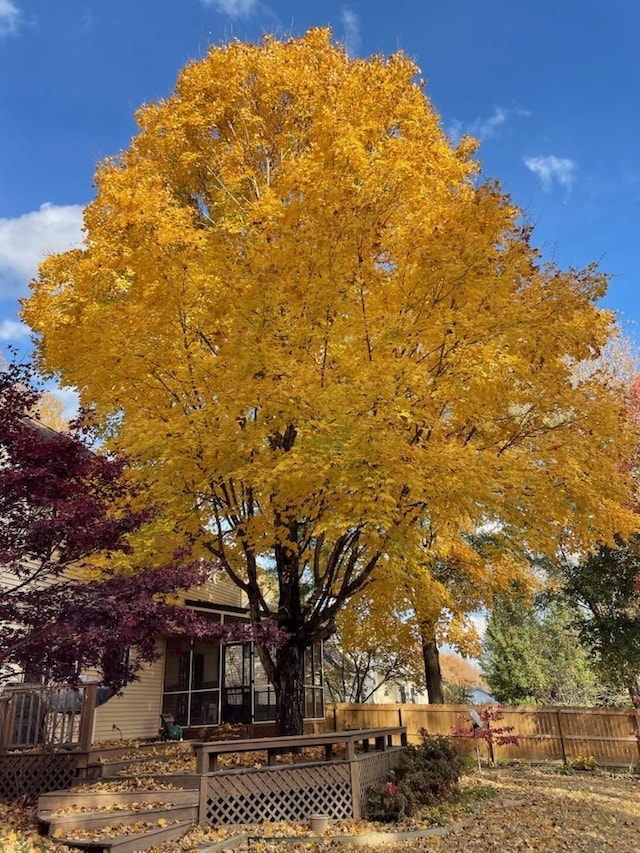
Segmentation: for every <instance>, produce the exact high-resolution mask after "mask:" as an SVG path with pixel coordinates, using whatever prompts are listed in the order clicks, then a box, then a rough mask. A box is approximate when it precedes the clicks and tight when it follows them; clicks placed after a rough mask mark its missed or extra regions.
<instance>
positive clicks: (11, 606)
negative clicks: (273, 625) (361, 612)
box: [0, 382, 324, 742]
mask: <svg viewBox="0 0 640 853" xmlns="http://www.w3.org/2000/svg"><path fill="white" fill-rule="evenodd" d="M0 386H1V382H0ZM14 387H18V386H13V385H11V384H10V383H9V388H10V389H13V388H14ZM1 391H2V388H1V387H0V392H1ZM27 397H28V395H27ZM28 399H30V398H28ZM27 402H28V400H27ZM1 403H2V395H1V393H0V404H1ZM25 406H26V403H25ZM14 409H15V410H16V411H17V414H15V413H14V414H13V421H12V424H13V430H14V433H15V435H17V436H18V438H19V441H15V435H14V434H13V433H11V435H10V441H9V442H7V443H6V444H5V445H0V456H1V455H2V453H3V452H5V453H8V452H9V451H8V450H7V448H11V447H12V444H11V442H15V444H16V446H17V447H18V449H19V450H20V451H24V449H25V448H27V449H28V450H29V453H28V454H27V456H28V463H29V464H27V465H25V471H26V473H25V474H24V480H25V483H26V484H27V485H26V486H24V488H25V489H27V488H31V487H32V486H33V483H41V482H42V481H44V482H45V483H46V485H47V489H46V490H45V492H46V501H49V503H46V501H45V503H44V505H45V507H46V508H47V509H50V507H51V506H52V507H53V510H52V512H51V517H52V518H54V519H57V518H58V517H59V516H58V509H57V505H56V502H57V501H60V499H61V491H62V490H61V488H60V487H59V485H58V483H59V482H63V483H64V484H65V487H67V488H68V491H67V492H65V494H67V495H68V494H71V496H72V498H73V500H72V501H70V503H71V504H72V505H75V504H79V503H80V501H79V500H78V494H77V488H78V487H77V482H75V481H74V480H73V478H71V477H69V473H70V469H71V466H70V465H69V464H68V463H67V456H66V455H64V454H63V452H62V451H64V452H65V453H66V451H67V449H70V450H72V451H73V453H75V454H76V456H79V458H80V459H81V460H82V461H85V460H87V459H94V458H95V457H93V456H92V454H90V452H89V451H88V450H86V448H84V447H83V446H82V447H80V449H79V451H78V450H77V445H75V444H74V442H73V441H68V440H67V438H65V437H64V436H61V435H60V434H58V433H56V432H55V431H54V430H50V429H48V428H47V427H44V426H43V425H42V424H40V423H39V422H37V421H34V420H33V419H32V418H31V417H29V416H28V414H21V413H20V407H19V406H17V405H15V406H14ZM25 411H26V409H25ZM8 422H9V420H8V415H7V417H6V418H5V421H4V426H5V427H6V426H7V423H8ZM41 449H43V450H44V451H47V452H46V453H45V452H34V451H39V450H41ZM31 456H33V457H34V458H33V460H32V459H31ZM7 458H10V457H7ZM71 458H72V460H73V458H74V457H73V454H71ZM50 459H54V460H55V462H56V463H57V469H58V470H57V472H56V476H55V477H52V478H51V482H50V481H49V480H48V479H47V478H46V477H45V476H44V475H41V473H40V472H41V470H42V469H43V466H44V465H46V464H48V462H49V460H50ZM0 470H4V472H5V473H7V480H8V482H10V483H11V481H12V478H13V479H15V478H14V472H15V470H20V468H19V465H15V466H14V467H12V465H11V464H7V465H6V466H5V467H4V469H2V468H0ZM9 475H10V476H9ZM56 477H58V479H56ZM65 478H67V479H68V480H69V482H66V479H65ZM21 482H22V481H21ZM52 484H53V485H52ZM5 494H6V495H7V496H8V497H9V502H8V508H6V507H5V510H4V512H5V518H6V520H7V523H6V525H5V529H4V530H2V533H3V534H4V545H5V553H6V554H7V555H8V562H7V563H6V565H4V564H3V565H0V604H1V605H2V612H0V626H4V627H5V628H6V629H7V633H8V634H9V635H10V634H11V632H12V631H13V630H14V628H15V626H16V606H15V598H12V594H13V593H15V591H16V590H17V589H20V588H24V587H25V586H26V585H30V588H31V589H33V590H35V591H36V592H40V593H42V591H43V590H47V589H48V591H47V592H46V595H48V600H49V602H51V600H52V595H51V588H52V587H50V585H51V584H53V583H54V581H57V579H58V576H57V575H56V572H55V571H51V570H50V568H49V567H48V563H49V561H50V559H51V553H55V549H56V548H58V547H59V545H60V541H61V540H59V538H58V537H59V535H60V533H59V527H58V526H56V523H53V524H52V526H51V530H52V533H51V542H53V545H50V540H49V539H48V538H47V537H45V536H43V535H42V531H39V528H38V526H37V525H38V522H39V521H40V519H41V517H48V516H46V513H44V514H42V515H39V514H38V513H39V512H40V505H39V504H37V503H35V502H34V503H35V509H34V512H33V513H31V515H28V516H26V517H27V521H26V522H25V520H24V512H23V509H24V507H23V505H22V502H23V500H24V498H23V492H21V491H20V490H19V489H16V490H15V493H14V492H10V491H9V490H6V491H5ZM27 494H31V492H27ZM11 501H13V502H12V503H11ZM34 519H35V520H34ZM9 521H11V524H10V523H9ZM82 521H83V523H84V521H85V520H84V519H82ZM23 526H24V527H25V529H26V530H27V531H32V530H36V531H37V532H38V531H39V535H38V536H37V537H34V538H35V539H36V540H37V541H36V542H35V544H34V545H33V549H32V550H29V549H25V550H24V551H20V557H19V558H16V557H15V556H14V553H13V551H14V549H15V543H16V542H17V543H18V545H20V544H21V538H22V539H24V538H27V537H26V534H25V535H24V536H23V533H22V527H23ZM107 527H108V529H110V528H109V526H107ZM68 529H72V530H76V529H77V530H80V531H81V533H82V532H83V531H84V526H83V524H78V525H76V526H71V527H70V528H65V532H64V537H63V541H66V539H67V538H68V536H69V533H68ZM42 542H44V545H43V544H42ZM38 549H40V550H38ZM18 550H20V549H19V548H18ZM40 551H41V552H42V561H39V560H35V561H33V560H32V559H31V556H27V557H25V554H27V555H33V554H34V553H35V554H37V555H39V554H40ZM14 561H15V562H14ZM71 565H72V563H69V564H68V565H67V566H66V568H65V569H64V571H66V570H67V568H69V566H71ZM43 567H44V568H43ZM59 577H64V572H63V573H62V575H60V576H59ZM129 600H130V601H134V602H135V599H133V598H132V599H129ZM243 604H244V602H243V600H242V593H241V591H240V589H239V588H238V587H236V586H235V585H233V584H232V583H231V581H230V580H228V579H225V578H224V576H223V575H221V574H218V575H216V576H215V577H214V578H213V579H212V580H210V581H208V582H206V583H205V584H203V585H202V586H200V587H198V588H197V589H192V590H190V591H189V592H188V593H187V598H186V602H185V606H186V607H189V608H191V609H193V610H196V611H198V612H199V613H200V614H202V615H204V616H206V617H207V618H208V619H211V620H214V621H216V622H219V623H222V624H224V623H229V622H245V623H246V622H248V621H249V620H248V616H247V610H246V608H245V607H244V606H243ZM61 608H62V611H65V610H70V609H71V608H69V607H68V597H67V596H66V595H64V597H63V598H62V600H61ZM29 612H30V619H31V621H30V622H29V625H31V624H32V622H35V623H36V625H35V628H34V630H33V634H34V635H37V636H39V637H41V638H42V637H45V636H46V632H45V631H42V630H40V628H41V624H40V623H41V620H42V608H38V607H37V606H32V607H31V610H30V611H29ZM60 612H61V611H60V610H59V611H58V613H60ZM109 615H110V613H108V616H107V618H108V617H109ZM51 618H57V617H51ZM109 624H110V623H108V625H109ZM83 627H84V626H83V625H80V627H79V628H78V629H77V630H76V631H75V636H86V634H85V633H83V632H82V629H83ZM107 641H108V640H107ZM16 650H17V651H16ZM157 651H158V657H157V659H156V660H155V661H154V662H153V663H151V664H150V665H148V666H146V667H144V669H143V670H142V671H141V673H140V678H139V680H138V681H135V682H132V683H131V684H129V685H128V686H127V687H126V688H125V689H123V691H122V693H121V694H120V695H118V696H114V697H112V698H111V699H109V700H108V701H107V702H105V703H104V704H101V705H99V707H97V708H96V712H95V721H94V726H93V742H96V741H105V740H112V739H115V740H117V739H119V738H126V739H130V738H154V737H157V734H158V728H159V723H160V714H161V713H168V714H171V715H172V716H173V717H174V720H175V721H176V723H178V725H180V726H182V727H183V728H185V729H187V730H196V729H197V730H200V729H201V728H202V727H210V726H217V725H220V724H223V723H240V724H243V725H251V726H253V725H262V726H268V725H269V724H270V723H272V722H273V720H274V718H275V695H274V691H273V688H272V687H271V686H270V684H269V683H268V680H267V678H266V674H265V672H264V670H263V668H262V665H261V663H260V660H259V657H258V655H257V654H256V652H255V649H254V648H253V645H252V644H251V643H245V644H241V643H233V644H229V645H224V646H220V645H219V644H217V643H215V642H213V641H211V640H202V639H197V640H190V639H188V638H185V637H165V636H160V637H158V638H157ZM13 652H14V658H16V657H17V658H18V661H17V662H18V663H19V673H18V666H17V665H16V666H9V665H7V663H6V662H5V660H4V659H1V656H0V683H2V682H8V681H10V680H12V679H15V680H22V678H23V671H25V672H26V677H27V678H28V680H29V681H30V682H32V683H34V684H36V685H37V686H39V685H41V684H42V682H43V680H44V679H47V678H48V677H49V676H48V674H47V673H46V672H45V671H44V670H45V668H44V667H43V660H42V658H43V657H44V656H45V655H46V648H45V650H44V651H42V648H40V649H38V650H37V652H36V653H35V654H32V657H31V660H29V659H28V656H27V655H26V654H25V649H24V645H22V644H21V643H20V642H18V643H16V644H15V645H14V647H13ZM59 659H61V658H59ZM75 659H76V660H78V658H77V657H76V658H75ZM65 660H66V658H65ZM72 663H73V661H72ZM86 676H87V677H89V678H90V677H91V673H86ZM81 677H82V676H81ZM305 677H306V679H307V686H306V703H305V711H306V713H305V716H306V718H307V719H308V720H309V721H310V726H311V728H315V727H316V724H317V721H323V720H324V695H323V676H322V664H321V656H320V650H318V651H317V652H316V651H315V650H310V651H309V655H308V657H307V661H306V675H305ZM37 696H38V694H37V693H36V697H37ZM57 712H59V713H63V712H62V711H60V709H59V708H58V709H57ZM32 716H33V717H34V720H35V716H36V715H32Z"/></svg>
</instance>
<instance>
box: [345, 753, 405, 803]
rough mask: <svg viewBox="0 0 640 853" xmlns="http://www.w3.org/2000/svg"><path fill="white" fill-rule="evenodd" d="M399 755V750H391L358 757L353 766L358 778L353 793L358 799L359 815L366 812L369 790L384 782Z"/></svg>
mask: <svg viewBox="0 0 640 853" xmlns="http://www.w3.org/2000/svg"><path fill="white" fill-rule="evenodd" d="M401 754H402V750H401V749H391V750H389V751H387V752H374V753H371V754H370V755H361V756H359V757H358V759H357V761H356V762H355V764H356V767H357V771H358V772H357V777H359V778H358V781H357V785H358V790H357V791H356V792H355V793H356V796H358V797H359V798H360V801H359V802H360V814H364V812H365V810H366V805H367V794H368V791H369V789H370V788H375V787H377V786H378V785H380V784H381V783H382V782H385V781H386V779H387V776H388V775H389V772H390V771H391V770H393V768H394V767H395V766H396V764H397V763H398V761H399V760H400V755H401ZM357 777H356V778H357Z"/></svg>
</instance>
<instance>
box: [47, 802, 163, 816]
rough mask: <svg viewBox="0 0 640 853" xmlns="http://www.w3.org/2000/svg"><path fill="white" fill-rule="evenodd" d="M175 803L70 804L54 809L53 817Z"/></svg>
mask: <svg viewBox="0 0 640 853" xmlns="http://www.w3.org/2000/svg"><path fill="white" fill-rule="evenodd" d="M172 805H173V803H165V802H164V801H163V800H141V801H140V802H137V801H135V802H126V803H105V804H104V805H100V806H77V805H70V806H66V807H65V808H60V809H54V810H53V811H52V812H51V816H52V817H63V816H64V815H76V814H98V813H100V814H110V813H111V812H141V811H146V810H148V809H166V808H169V807H170V806H172Z"/></svg>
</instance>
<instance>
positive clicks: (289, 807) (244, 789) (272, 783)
mask: <svg viewBox="0 0 640 853" xmlns="http://www.w3.org/2000/svg"><path fill="white" fill-rule="evenodd" d="M205 780H206V785H207V791H206V800H205V808H204V815H202V814H201V816H200V819H201V821H204V822H205V823H207V824H209V825H212V826H215V825H217V824H243V823H259V822H261V821H280V820H292V821H304V820H307V818H308V817H309V815H310V814H312V813H314V812H317V813H319V814H325V815H327V816H328V817H330V818H333V819H337V820H340V819H345V818H351V817H353V800H352V794H351V772H350V765H349V764H348V763H347V762H333V763H324V762H323V763H322V764H313V765H305V766H304V767H303V766H300V767H263V768H260V769H258V770H255V771H249V772H241V773H238V772H233V771H226V772H222V773H215V774H212V775H211V776H207V777H205Z"/></svg>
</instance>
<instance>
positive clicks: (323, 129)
mask: <svg viewBox="0 0 640 853" xmlns="http://www.w3.org/2000/svg"><path fill="white" fill-rule="evenodd" d="M417 72H418V69H417V68H416V66H415V65H414V64H413V63H412V62H411V61H410V60H409V59H407V58H406V57H405V56H403V55H402V54H400V53H399V54H396V55H393V56H391V57H389V58H385V57H382V56H374V57H371V58H369V59H352V58H350V57H348V56H347V54H346V53H345V51H344V50H343V49H342V48H340V47H337V46H334V45H333V44H332V41H331V36H330V33H329V32H328V31H326V30H320V29H317V30H311V31H309V32H308V33H306V34H305V35H304V36H303V37H301V38H297V39H289V40H287V41H277V40H275V39H273V38H266V39H265V40H264V41H263V43H262V44H260V45H254V44H247V43H242V42H238V41H234V42H232V43H230V44H228V45H225V46H222V47H215V48H213V49H211V50H210V52H209V53H208V54H207V56H206V57H205V58H204V59H202V60H200V61H197V62H192V63H190V64H189V65H188V66H187V67H186V68H185V69H184V70H183V72H182V73H181V74H180V77H179V80H178V83H177V87H176V90H175V92H174V94H172V95H171V96H170V97H168V98H167V99H165V100H163V101H160V102H158V103H156V104H150V105H147V106H145V107H143V108H142V109H141V110H140V111H139V112H138V114H137V119H138V123H139V128H140V129H139V133H138V135H137V136H136V137H135V138H134V139H133V140H132V142H131V145H130V147H129V149H128V150H127V151H125V152H123V153H121V154H120V155H118V156H117V157H114V158H113V159H111V160H108V161H107V162H105V163H104V164H102V165H101V167H100V168H99V170H98V172H97V176H96V187H97V194H96V198H95V200H94V201H93V202H92V203H91V204H90V205H89V206H88V208H87V210H86V213H85V227H86V241H85V245H84V247H83V248H81V249H78V250H74V251H71V252H67V253H64V254H62V255H57V256H53V257H51V258H49V259H48V260H47V261H46V263H44V264H43V266H42V268H41V273H40V278H39V280H38V281H37V282H35V284H34V285H33V294H32V296H31V297H30V298H29V299H28V300H27V301H26V302H25V305H24V318H25V319H26V321H27V322H28V323H29V324H30V325H31V327H32V329H33V330H34V331H35V333H36V335H37V338H38V350H39V357H40V362H41V364H42V366H43V367H44V368H45V369H46V370H47V371H49V372H50V373H55V374H57V375H59V376H60V377H61V378H62V380H63V382H65V383H67V384H70V385H73V386H76V387H77V388H78V389H79V391H80V395H81V399H82V402H83V404H84V405H85V406H87V407H90V408H91V410H92V412H93V416H94V420H95V423H96V424H97V425H98V426H99V427H101V428H102V430H103V434H104V436H105V438H106V439H108V440H109V441H110V442H111V444H112V446H117V447H120V448H123V449H125V450H126V451H127V453H128V454H130V455H131V456H133V457H135V460H136V465H137V475H138V477H139V478H140V480H141V481H143V482H144V483H145V488H146V490H147V493H148V494H149V496H150V497H151V498H152V499H153V501H154V502H155V503H157V505H158V506H159V507H160V508H161V511H162V512H163V513H164V515H165V517H167V518H171V520H172V525H173V527H174V528H175V529H177V530H178V531H179V532H180V534H181V535H182V536H184V538H185V539H187V540H188V541H189V542H195V543H196V545H197V547H200V548H202V549H203V551H207V552H209V553H210V554H212V555H213V556H215V558H216V559H217V560H219V561H220V563H221V565H222V566H223V567H224V569H225V570H226V572H227V573H228V575H229V577H230V578H231V579H232V580H233V581H234V582H235V583H236V584H238V586H240V587H241V588H242V589H243V591H244V592H245V593H246V595H247V598H248V601H249V605H250V609H251V614H252V618H253V619H254V621H256V622H259V621H260V620H261V619H262V618H264V617H265V616H270V615H271V616H274V617H275V619H276V620H277V622H278V624H279V626H280V627H281V628H283V629H284V630H285V631H287V632H288V634H289V636H290V638H291V639H290V642H289V643H288V644H287V645H285V646H282V647H281V648H280V649H279V650H278V651H277V652H273V651H270V650H269V649H268V648H263V649H262V650H261V656H262V660H263V664H264V665H265V668H266V671H267V673H268V674H269V676H270V677H271V679H272V681H273V682H274V686H275V690H276V698H277V704H278V712H277V715H278V725H279V727H280V730H281V731H285V730H286V731H293V730H295V729H296V728H297V729H299V728H300V726H301V724H302V717H301V708H302V692H301V691H302V687H301V685H302V679H301V676H300V667H301V665H302V664H301V660H302V651H303V650H304V648H305V647H306V646H308V645H309V644H310V643H311V642H313V641H316V640H318V639H321V638H325V637H327V636H329V635H330V634H331V632H332V631H333V629H334V625H335V618H336V616H337V614H338V612H339V610H340V608H341V607H342V606H343V604H344V603H345V601H347V600H348V599H349V598H350V597H351V596H352V595H353V594H354V593H355V592H357V591H358V590H360V589H362V588H363V587H365V586H366V585H367V584H368V583H369V581H370V580H371V578H372V577H373V576H374V574H375V573H376V571H378V570H379V569H380V568H381V566H384V568H385V576H386V577H387V578H388V579H389V580H388V582H389V583H394V580H393V579H394V572H402V571H404V570H405V569H406V567H407V566H410V567H411V568H412V570H413V569H414V568H415V567H418V570H419V571H420V572H423V573H424V574H425V576H428V574H429V571H430V568H429V567H430V565H432V564H433V561H434V560H435V559H442V560H446V559H450V558H452V557H453V558H455V559H464V555H465V554H467V553H468V549H469V546H468V545H467V539H466V538H465V537H467V536H468V535H469V534H470V533H471V532H473V531H475V530H476V529H477V528H478V527H479V526H481V525H487V524H495V525H499V526H508V527H510V528H512V529H515V530H517V531H518V533H519V543H520V546H521V547H523V548H526V549H529V550H532V551H536V552H537V551H542V552H547V553H549V552H552V551H554V550H555V548H556V547H557V545H558V543H559V542H560V541H563V542H565V543H567V544H570V545H571V547H576V548H578V547H579V548H582V547H588V546H589V545H590V544H591V543H593V542H594V541H596V540H598V539H602V540H605V541H610V540H611V537H612V535H613V534H614V533H615V532H616V531H623V532H625V531H628V530H629V529H630V528H631V526H632V519H631V514H630V513H629V512H627V510H626V509H625V504H626V499H627V496H628V483H627V474H626V473H625V472H624V471H623V470H622V468H621V466H620V464H619V463H620V461H621V460H622V459H624V458H627V457H628V455H629V446H630V443H631V434H630V429H629V428H628V425H627V421H626V419H625V410H624V405H623V401H622V400H621V398H620V394H619V393H618V391H617V389H616V388H614V387H613V386H612V385H611V384H609V383H608V382H607V380H606V377H605V376H604V374H603V372H602V371H599V370H595V371H593V373H591V374H590V375H588V376H585V377H584V378H580V379H576V375H575V371H574V367H575V365H576V364H577V363H579V362H581V361H582V360H584V359H591V358H593V357H594V356H595V355H597V353H598V352H599V350H600V348H601V347H602V346H603V344H604V343H605V342H606V340H607V338H608V337H609V336H610V335H611V334H612V332H613V331H614V326H613V320H612V317H611V315H610V314H609V313H607V312H606V311H603V310H601V309H600V308H598V306H597V302H598V300H599V299H600V298H601V296H602V295H603V293H604V292H605V288H606V279H605V277H604V276H603V275H602V274H600V273H599V272H598V271H597V270H596V269H595V268H591V267H590V268H588V269H586V270H584V271H576V270H569V271H566V272H563V271H561V270H559V269H558V268H556V267H555V266H553V265H548V264H542V263H541V261H540V258H539V256H538V252H537V251H536V250H535V249H533V248H532V246H531V244H530V230H529V228H528V227H526V226H524V225H523V224H522V221H521V217H520V211H519V210H518V209H517V208H516V207H515V206H514V205H513V204H512V203H511V201H510V200H509V198H508V197H507V196H505V195H504V194H503V193H502V192H501V190H500V188H499V186H498V185H497V184H495V183H489V182H483V181H481V180H480V179H479V178H478V176H477V172H478V167H477V164H476V163H475V162H474V160H473V159H472V155H473V151H474V148H475V144H474V143H473V142H472V141H471V140H468V139H463V140H462V141H461V143H460V144H459V145H458V146H457V147H456V148H454V147H452V145H451V144H450V142H449V140H448V139H447V137H446V135H445V134H444V132H443V130H442V128H441V126H440V123H439V118H438V115H437V113H436V112H435V110H434V109H433V107H432V106H431V104H430V102H429V100H428V99H427V97H426V96H425V94H424V91H423V87H422V85H421V84H420V83H419V82H416V79H415V78H416V74H417ZM158 547H159V546H158ZM503 565H504V564H503ZM264 566H267V567H268V568H269V570H270V571H271V570H273V571H274V572H275V576H276V577H277V595H276V596H275V602H272V601H270V600H268V598H267V596H266V594H265V592H264V589H263V583H262V580H263V576H264V575H263V568H264ZM490 570H493V569H490ZM507 574H508V573H507ZM396 577H397V575H396ZM381 587H382V585H381Z"/></svg>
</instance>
